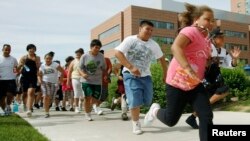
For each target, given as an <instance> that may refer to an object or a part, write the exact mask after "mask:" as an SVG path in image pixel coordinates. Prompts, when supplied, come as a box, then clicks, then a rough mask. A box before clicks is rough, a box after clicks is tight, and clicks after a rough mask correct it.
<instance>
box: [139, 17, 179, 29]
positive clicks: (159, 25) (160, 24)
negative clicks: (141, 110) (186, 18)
mask: <svg viewBox="0 0 250 141" xmlns="http://www.w3.org/2000/svg"><path fill="white" fill-rule="evenodd" d="M142 20H146V19H141V20H140V22H141V21H142ZM149 21H151V22H152V23H153V24H154V27H155V28H160V29H174V23H171V22H163V21H155V20H149Z"/></svg>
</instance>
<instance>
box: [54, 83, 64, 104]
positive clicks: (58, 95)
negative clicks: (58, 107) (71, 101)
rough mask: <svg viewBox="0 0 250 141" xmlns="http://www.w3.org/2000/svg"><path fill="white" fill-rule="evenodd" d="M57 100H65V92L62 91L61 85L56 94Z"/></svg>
mask: <svg viewBox="0 0 250 141" xmlns="http://www.w3.org/2000/svg"><path fill="white" fill-rule="evenodd" d="M55 99H56V100H59V101H61V100H63V91H62V85H59V86H58V90H57V92H56V97H55Z"/></svg>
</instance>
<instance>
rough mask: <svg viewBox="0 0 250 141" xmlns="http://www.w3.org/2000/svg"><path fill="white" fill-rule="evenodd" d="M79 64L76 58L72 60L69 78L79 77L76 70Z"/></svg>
mask: <svg viewBox="0 0 250 141" xmlns="http://www.w3.org/2000/svg"><path fill="white" fill-rule="evenodd" d="M78 66H79V60H78V59H75V60H74V65H73V71H72V74H71V78H73V79H79V78H81V76H80V74H79V72H78V68H79V67H78Z"/></svg>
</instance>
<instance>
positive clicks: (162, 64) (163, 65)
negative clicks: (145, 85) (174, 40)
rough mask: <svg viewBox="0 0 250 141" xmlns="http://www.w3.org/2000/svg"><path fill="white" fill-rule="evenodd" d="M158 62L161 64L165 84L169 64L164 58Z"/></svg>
mask: <svg viewBox="0 0 250 141" xmlns="http://www.w3.org/2000/svg"><path fill="white" fill-rule="evenodd" d="M158 61H159V62H160V63H161V67H162V73H163V82H165V79H166V76H167V62H166V60H165V57H164V56H162V57H161V58H159V59H158Z"/></svg>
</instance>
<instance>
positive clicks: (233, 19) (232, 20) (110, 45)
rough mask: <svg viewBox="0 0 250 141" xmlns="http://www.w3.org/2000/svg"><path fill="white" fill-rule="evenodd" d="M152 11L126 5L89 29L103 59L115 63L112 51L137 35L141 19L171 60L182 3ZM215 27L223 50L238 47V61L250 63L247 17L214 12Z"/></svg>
mask: <svg viewBox="0 0 250 141" xmlns="http://www.w3.org/2000/svg"><path fill="white" fill-rule="evenodd" d="M156 5H157V6H156V7H155V8H146V7H139V6H129V7H127V8H126V9H124V10H123V11H122V12H119V13H117V14H116V15H114V16H113V17H111V18H110V19H108V20H106V21H105V22H103V23H101V24H100V25H98V26H97V27H95V28H93V29H92V30H91V39H94V38H97V39H100V40H101V41H102V43H103V49H104V50H105V56H107V57H110V58H111V60H113V61H114V60H115V57H114V51H113V49H114V48H115V47H116V46H118V45H119V44H120V43H121V41H122V40H123V39H124V38H125V37H127V36H129V35H133V34H137V33H138V25H139V22H140V21H141V20H144V19H145V20H150V21H152V22H153V23H154V25H155V28H154V32H153V39H154V40H156V41H157V42H158V43H159V44H160V46H161V48H162V50H163V52H164V53H165V55H166V57H167V58H171V56H172V55H171V52H170V46H171V44H172V43H173V41H174V38H175V36H176V33H177V29H178V24H177V15H178V13H180V12H182V11H184V10H185V9H184V4H183V3H180V2H175V1H171V0H168V1H164V0H158V4H156ZM214 13H215V18H216V19H218V20H217V22H216V23H217V26H220V27H221V29H222V30H223V31H224V33H225V42H226V43H225V48H226V49H228V50H229V49H230V48H232V47H233V46H239V47H240V49H241V50H242V52H241V56H240V61H243V62H245V63H246V64H250V49H249V44H250V38H249V31H250V26H249V25H250V16H248V15H242V14H237V13H232V12H226V11H222V10H217V9H214Z"/></svg>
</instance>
